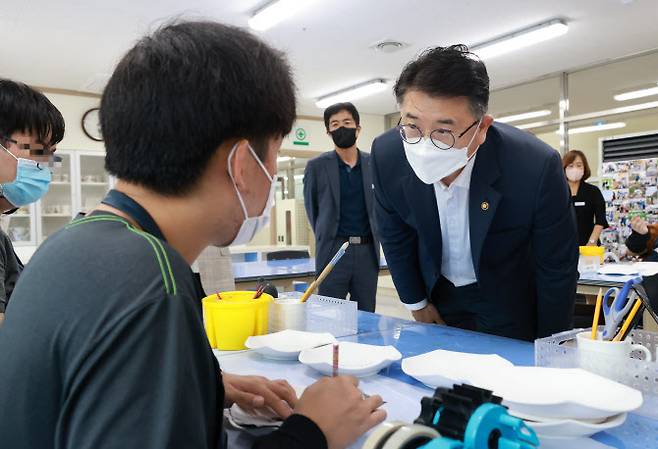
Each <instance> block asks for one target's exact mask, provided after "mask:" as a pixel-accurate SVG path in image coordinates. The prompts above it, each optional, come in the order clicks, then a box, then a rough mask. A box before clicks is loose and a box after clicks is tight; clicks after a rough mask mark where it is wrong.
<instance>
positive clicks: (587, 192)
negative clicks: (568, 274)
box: [562, 150, 608, 246]
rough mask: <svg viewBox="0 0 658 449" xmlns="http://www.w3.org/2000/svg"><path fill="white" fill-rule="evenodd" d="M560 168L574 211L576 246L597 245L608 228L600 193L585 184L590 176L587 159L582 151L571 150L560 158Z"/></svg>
mask: <svg viewBox="0 0 658 449" xmlns="http://www.w3.org/2000/svg"><path fill="white" fill-rule="evenodd" d="M562 166H563V167H564V174H565V175H566V177H567V181H568V182H569V189H570V190H571V201H572V202H573V205H574V209H575V210H576V222H577V225H578V244H579V245H580V246H586V245H599V244H600V241H599V236H600V235H601V231H603V230H604V229H605V228H607V227H608V221H607V220H606V218H605V200H604V199H603V195H602V194H601V191H600V190H599V188H598V187H596V186H595V185H592V184H589V183H587V182H585V181H586V180H587V179H588V178H589V177H590V176H591V174H592V172H591V170H590V168H589V164H588V163H587V158H586V157H585V154H584V153H583V152H582V151H578V150H571V151H568V152H567V153H566V154H565V155H564V156H563V157H562Z"/></svg>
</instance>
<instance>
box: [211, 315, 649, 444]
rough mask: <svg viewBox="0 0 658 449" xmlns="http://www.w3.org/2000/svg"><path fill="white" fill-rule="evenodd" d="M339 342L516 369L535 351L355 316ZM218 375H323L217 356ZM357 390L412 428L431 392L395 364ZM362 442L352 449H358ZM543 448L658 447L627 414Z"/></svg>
mask: <svg viewBox="0 0 658 449" xmlns="http://www.w3.org/2000/svg"><path fill="white" fill-rule="evenodd" d="M339 340H341V341H353V342H359V343H368V344H377V345H392V346H395V347H396V348H397V349H398V351H400V353H401V354H402V356H403V358H404V357H410V356H414V355H418V354H423V353H426V352H430V351H433V350H435V349H446V350H450V351H462V352H471V353H481V354H488V353H495V354H499V355H500V356H502V357H505V358H506V359H508V360H509V361H511V362H512V363H514V364H516V365H533V364H534V352H533V351H534V350H533V345H532V344H531V343H528V342H523V341H519V340H512V339H508V338H503V337H496V336H492V335H486V334H480V333H477V332H470V331H464V330H461V329H455V328H451V327H446V326H436V325H428V324H422V323H416V322H413V321H407V320H402V319H398V318H392V317H385V316H381V315H377V314H373V313H367V312H361V311H360V312H359V330H358V332H357V333H356V334H355V335H351V336H346V337H341V338H339ZM216 356H217V358H218V360H219V363H220V366H221V367H222V369H223V370H224V371H226V372H229V373H235V374H255V375H261V376H266V377H269V378H284V379H286V380H288V382H290V383H291V384H292V385H300V386H306V385H309V384H311V383H313V382H314V381H316V380H318V379H319V378H320V377H321V375H320V374H319V373H317V372H315V371H313V370H312V369H310V368H308V367H306V366H304V365H302V364H300V363H298V362H280V361H272V360H268V359H265V358H262V357H261V356H259V355H258V354H256V353H254V352H251V351H242V352H237V353H226V352H224V353H221V354H220V353H218V352H217V353H216ZM360 388H361V389H362V390H363V391H364V392H366V393H368V394H375V393H376V394H380V395H381V396H382V397H383V398H384V400H385V401H386V402H387V403H386V404H385V405H384V407H383V408H384V409H386V411H387V412H388V418H387V420H389V421H393V420H402V421H406V422H412V421H413V420H414V419H415V418H416V417H417V416H418V414H419V412H420V399H421V398H422V397H423V396H431V395H432V393H433V390H432V389H430V388H428V387H426V386H424V385H423V384H422V383H420V382H418V381H417V380H415V379H413V378H411V377H409V376H407V375H406V374H404V373H403V372H402V369H401V362H396V363H394V364H393V365H391V366H390V367H389V368H387V369H385V370H382V371H381V372H380V373H379V374H378V375H376V376H372V377H368V378H364V379H361V383H360ZM364 439H365V437H363V438H361V439H360V440H359V441H357V442H356V443H355V444H354V445H353V446H352V448H355V449H356V448H360V447H361V445H362V444H363V441H364ZM251 441H252V439H251V437H250V436H248V435H246V434H243V433H238V432H235V431H230V432H229V447H231V448H247V447H250V443H251ZM541 447H542V448H549V449H550V448H553V449H558V448H559V449H571V448H573V449H605V448H617V449H647V448H657V447H658V421H656V420H652V419H649V418H645V417H641V416H638V415H634V414H630V415H629V417H628V419H627V421H626V423H624V425H623V426H621V427H618V428H616V429H612V430H611V431H608V432H601V433H599V434H597V435H594V437H593V438H586V439H575V440H550V441H549V440H544V441H542V446H541Z"/></svg>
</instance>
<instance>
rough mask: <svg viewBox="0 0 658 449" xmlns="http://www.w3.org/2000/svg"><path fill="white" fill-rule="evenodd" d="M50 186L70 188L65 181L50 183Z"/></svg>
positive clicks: (68, 183)
mask: <svg viewBox="0 0 658 449" xmlns="http://www.w3.org/2000/svg"><path fill="white" fill-rule="evenodd" d="M50 185H51V186H70V185H71V183H70V182H66V181H52V182H51V183H50Z"/></svg>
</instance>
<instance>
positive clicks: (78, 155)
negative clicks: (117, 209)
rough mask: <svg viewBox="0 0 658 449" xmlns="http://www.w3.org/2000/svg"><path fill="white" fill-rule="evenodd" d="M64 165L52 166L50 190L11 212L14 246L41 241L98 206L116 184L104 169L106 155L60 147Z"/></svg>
mask: <svg viewBox="0 0 658 449" xmlns="http://www.w3.org/2000/svg"><path fill="white" fill-rule="evenodd" d="M57 155H58V156H60V157H61V158H62V163H61V165H58V166H56V167H54V168H53V179H52V182H51V185H50V189H49V190H48V193H47V194H46V195H45V196H44V197H43V198H42V199H41V200H40V201H37V202H36V203H34V204H31V205H30V206H26V207H23V208H21V209H19V210H18V211H17V212H16V213H15V214H13V215H11V217H10V220H9V229H8V234H9V237H10V238H11V240H12V241H13V242H14V245H15V246H36V245H39V244H41V242H43V241H44V240H45V239H46V238H48V236H50V235H52V234H53V233H55V232H56V231H58V230H59V229H61V228H62V227H63V226H65V225H66V224H67V223H69V222H70V221H71V219H72V218H75V217H76V216H77V215H78V213H79V212H88V211H89V210H90V209H91V208H93V207H94V206H95V205H97V204H98V203H99V202H100V200H101V199H102V198H103V197H104V196H105V193H107V191H108V190H109V189H110V188H111V187H112V186H113V185H114V180H113V179H112V178H111V177H110V176H109V175H108V174H107V172H106V171H105V154H104V153H101V152H98V151H77V150H58V151H57Z"/></svg>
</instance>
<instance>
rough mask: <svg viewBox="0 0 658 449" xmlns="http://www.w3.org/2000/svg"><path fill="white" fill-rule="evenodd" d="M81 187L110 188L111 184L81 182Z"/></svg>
mask: <svg viewBox="0 0 658 449" xmlns="http://www.w3.org/2000/svg"><path fill="white" fill-rule="evenodd" d="M80 185H81V186H89V187H109V186H110V184H109V183H107V182H81V183H80Z"/></svg>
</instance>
